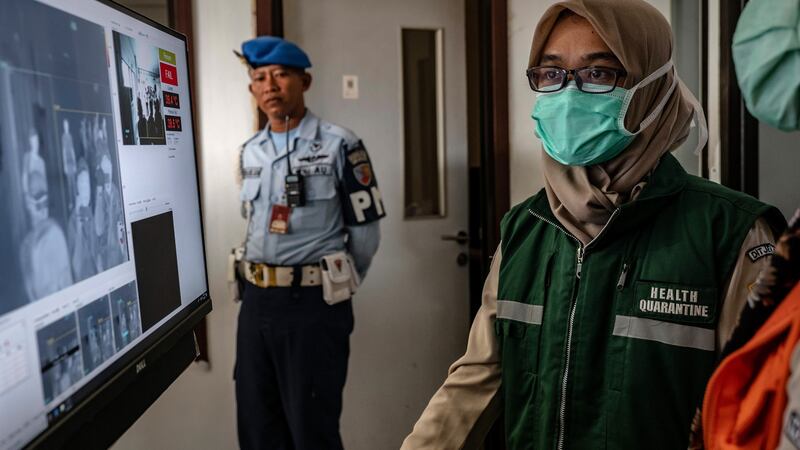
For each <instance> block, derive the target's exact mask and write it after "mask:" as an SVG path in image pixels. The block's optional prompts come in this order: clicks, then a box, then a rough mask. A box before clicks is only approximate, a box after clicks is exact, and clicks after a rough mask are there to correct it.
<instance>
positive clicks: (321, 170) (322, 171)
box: [293, 164, 333, 176]
mask: <svg viewBox="0 0 800 450" xmlns="http://www.w3.org/2000/svg"><path fill="white" fill-rule="evenodd" d="M293 169H294V170H295V173H299V174H301V175H303V176H312V175H332V174H333V166H332V165H331V164H304V165H299V166H297V167H293Z"/></svg>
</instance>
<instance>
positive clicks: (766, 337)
mask: <svg viewBox="0 0 800 450" xmlns="http://www.w3.org/2000/svg"><path fill="white" fill-rule="evenodd" d="M798 340H800V284H798V285H797V286H795V287H794V289H793V290H792V291H791V292H790V293H789V295H788V296H787V297H786V299H784V301H783V302H782V303H781V304H780V305H779V306H778V308H777V309H776V310H775V311H774V312H773V313H772V315H771V316H770V318H769V319H768V320H767V322H766V323H764V325H763V326H762V327H761V328H760V329H759V330H758V332H757V333H756V334H755V336H753V338H752V339H751V340H750V341H749V342H748V343H747V344H745V345H744V346H743V347H742V348H740V349H739V350H737V351H735V352H734V353H732V354H731V355H730V356H728V357H727V358H726V359H725V360H724V361H723V362H722V364H720V366H719V367H718V368H717V370H716V372H714V375H713V376H712V377H711V380H710V381H709V383H708V387H707V388H706V395H705V401H704V402H703V436H704V440H705V446H706V449H708V450H751V449H752V450H764V449H767V450H772V449H774V448H775V447H777V446H778V443H779V442H780V436H781V430H782V428H783V413H784V409H786V382H787V380H788V379H789V375H790V373H789V370H790V367H789V365H790V364H789V363H790V361H791V357H792V351H793V350H794V348H795V345H796V344H797V342H798Z"/></svg>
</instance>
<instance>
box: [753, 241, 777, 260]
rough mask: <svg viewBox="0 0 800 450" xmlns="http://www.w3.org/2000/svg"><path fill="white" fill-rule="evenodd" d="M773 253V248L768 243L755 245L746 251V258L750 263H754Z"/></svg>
mask: <svg viewBox="0 0 800 450" xmlns="http://www.w3.org/2000/svg"><path fill="white" fill-rule="evenodd" d="M773 253H775V246H774V245H772V244H770V243H765V244H761V245H757V246H755V247H753V248H751V249H750V250H748V251H747V257H748V258H750V261H751V262H756V261H758V260H759V259H761V258H763V257H765V256H769V255H771V254H773Z"/></svg>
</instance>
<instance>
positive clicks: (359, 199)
mask: <svg viewBox="0 0 800 450" xmlns="http://www.w3.org/2000/svg"><path fill="white" fill-rule="evenodd" d="M342 191H343V194H344V196H343V197H344V198H343V201H342V203H343V208H342V213H343V214H344V221H345V223H346V224H347V225H362V224H366V223H370V222H375V221H377V220H380V219H381V218H383V217H385V216H386V212H385V211H384V208H383V199H382V197H381V192H380V190H379V189H378V183H377V181H376V180H375V173H374V171H373V170H372V163H371V162H370V159H369V154H368V153H367V149H366V148H364V144H362V143H361V141H358V143H357V144H355V145H354V146H352V147H349V148H345V150H344V168H343V170H342Z"/></svg>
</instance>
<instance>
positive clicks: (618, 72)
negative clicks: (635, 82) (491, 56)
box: [525, 66, 628, 94]
mask: <svg viewBox="0 0 800 450" xmlns="http://www.w3.org/2000/svg"><path fill="white" fill-rule="evenodd" d="M537 69H557V70H560V71H561V73H563V74H564V76H563V78H562V79H561V86H559V87H558V89H552V90H541V89H536V88H535V87H534V83H533V79H532V77H531V75H532V74H533V72H534V71H535V70H537ZM587 69H591V70H596V69H602V70H608V71H611V72H613V73H614V82H613V83H611V84H610V85H608V90H607V91H584V90H583V78H581V77H580V76H579V75H578V72H581V71H584V70H587ZM570 75H572V79H574V80H575V85H576V86H578V90H580V91H581V92H586V93H587V94H607V93H609V92H611V91H613V90H614V88H616V87H617V82H618V81H619V79H620V78H624V77H626V76H628V72H627V71H626V70H625V69H616V68H614V67H604V66H586V67H578V68H575V69H565V68H563V67H558V66H535V67H531V68H529V69H528V70H526V71H525V76H526V77H527V78H528V86H529V87H530V88H531V90H533V91H535V92H543V93H546V94H550V93H553V92H558V91H560V90H562V89H564V87H566V85H567V83H569V76H570ZM590 84H592V83H590Z"/></svg>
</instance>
